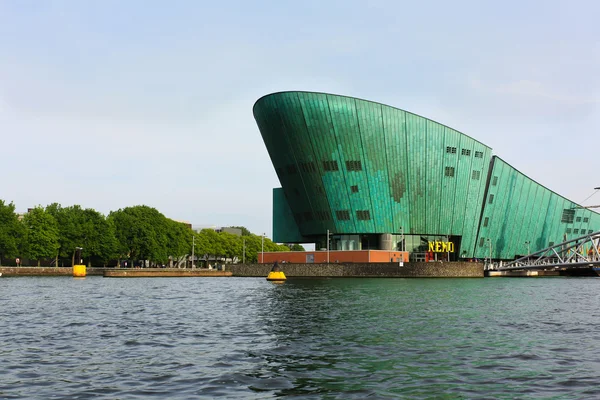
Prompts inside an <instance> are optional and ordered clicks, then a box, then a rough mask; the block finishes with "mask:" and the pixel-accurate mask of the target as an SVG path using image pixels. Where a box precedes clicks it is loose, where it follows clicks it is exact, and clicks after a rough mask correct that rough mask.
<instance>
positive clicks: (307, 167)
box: [300, 162, 317, 173]
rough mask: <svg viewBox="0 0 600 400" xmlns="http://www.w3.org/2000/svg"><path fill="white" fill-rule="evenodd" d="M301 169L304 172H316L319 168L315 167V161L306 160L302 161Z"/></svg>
mask: <svg viewBox="0 0 600 400" xmlns="http://www.w3.org/2000/svg"><path fill="white" fill-rule="evenodd" d="M300 170H301V171H302V172H306V173H308V172H316V171H317V168H316V167H315V163H313V162H305V163H300Z"/></svg>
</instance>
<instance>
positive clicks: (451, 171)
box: [444, 167, 454, 176]
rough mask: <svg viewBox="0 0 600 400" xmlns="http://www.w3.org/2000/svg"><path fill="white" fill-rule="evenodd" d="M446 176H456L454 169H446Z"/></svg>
mask: <svg viewBox="0 0 600 400" xmlns="http://www.w3.org/2000/svg"><path fill="white" fill-rule="evenodd" d="M444 175H446V176H454V167H446V168H445V169H444Z"/></svg>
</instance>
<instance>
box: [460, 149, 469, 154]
mask: <svg viewBox="0 0 600 400" xmlns="http://www.w3.org/2000/svg"><path fill="white" fill-rule="evenodd" d="M460 154H462V155H463V156H470V155H471V150H469V149H462V150H461V151H460Z"/></svg>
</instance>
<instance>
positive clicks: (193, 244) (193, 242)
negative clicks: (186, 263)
mask: <svg viewBox="0 0 600 400" xmlns="http://www.w3.org/2000/svg"><path fill="white" fill-rule="evenodd" d="M194 247H196V236H195V235H194V234H193V233H192V268H195V266H194Z"/></svg>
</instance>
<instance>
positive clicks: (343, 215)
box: [294, 210, 371, 222]
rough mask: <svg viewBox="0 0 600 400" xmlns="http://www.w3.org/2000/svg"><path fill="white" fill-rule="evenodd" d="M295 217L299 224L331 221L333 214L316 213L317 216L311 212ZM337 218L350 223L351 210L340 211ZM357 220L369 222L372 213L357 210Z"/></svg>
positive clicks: (336, 215)
mask: <svg viewBox="0 0 600 400" xmlns="http://www.w3.org/2000/svg"><path fill="white" fill-rule="evenodd" d="M294 216H295V218H296V220H297V221H298V222H302V221H306V222H310V221H313V220H314V219H317V220H318V221H331V214H330V213H329V212H328V211H316V212H315V215H313V213H312V212H310V211H306V212H304V213H296V214H294ZM335 217H336V218H337V219H338V220H339V221H349V220H350V210H338V211H336V212H335ZM356 219H358V220H359V221H368V220H370V219H371V212H370V211H369V210H357V211H356Z"/></svg>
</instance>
